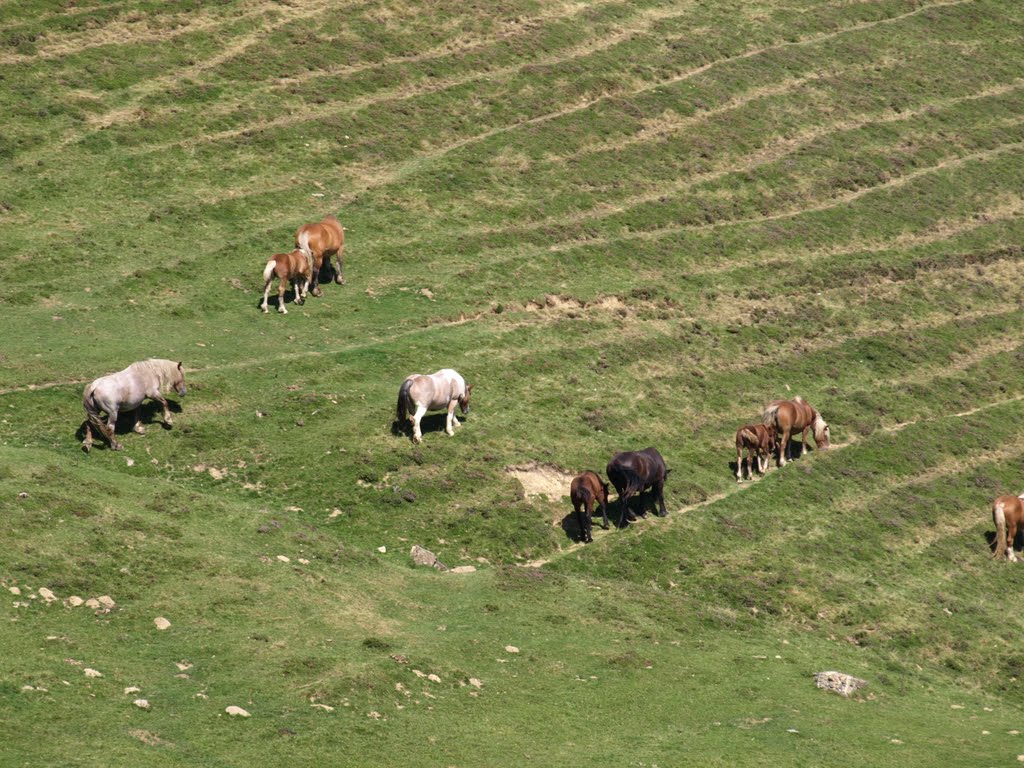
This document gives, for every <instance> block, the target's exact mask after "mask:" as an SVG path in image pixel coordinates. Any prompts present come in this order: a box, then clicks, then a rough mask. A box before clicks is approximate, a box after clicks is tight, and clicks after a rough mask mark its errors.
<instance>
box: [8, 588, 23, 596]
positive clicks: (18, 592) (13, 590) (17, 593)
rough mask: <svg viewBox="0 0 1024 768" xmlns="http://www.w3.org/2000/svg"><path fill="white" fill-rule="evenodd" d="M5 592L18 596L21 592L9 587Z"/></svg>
mask: <svg viewBox="0 0 1024 768" xmlns="http://www.w3.org/2000/svg"><path fill="white" fill-rule="evenodd" d="M7 591H8V592H10V593H11V594H12V595H20V594H21V590H20V589H18V588H17V587H10V588H9V589H8V590H7Z"/></svg>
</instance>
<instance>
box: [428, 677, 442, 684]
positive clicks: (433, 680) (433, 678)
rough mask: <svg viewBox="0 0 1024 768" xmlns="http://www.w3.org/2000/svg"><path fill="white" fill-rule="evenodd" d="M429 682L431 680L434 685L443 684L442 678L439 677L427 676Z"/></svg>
mask: <svg viewBox="0 0 1024 768" xmlns="http://www.w3.org/2000/svg"><path fill="white" fill-rule="evenodd" d="M427 680H429V681H430V682H432V683H440V682H441V678H440V677H438V676H437V675H427Z"/></svg>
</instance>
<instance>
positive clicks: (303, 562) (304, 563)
mask: <svg viewBox="0 0 1024 768" xmlns="http://www.w3.org/2000/svg"><path fill="white" fill-rule="evenodd" d="M299 562H300V563H302V564H303V565H309V560H307V559H306V558H304V557H300V558H299Z"/></svg>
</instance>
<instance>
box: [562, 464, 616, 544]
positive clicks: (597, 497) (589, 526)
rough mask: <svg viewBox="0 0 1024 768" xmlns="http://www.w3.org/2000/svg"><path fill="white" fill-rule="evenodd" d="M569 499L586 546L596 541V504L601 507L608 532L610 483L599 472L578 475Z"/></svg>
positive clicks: (571, 486)
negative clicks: (594, 529) (594, 531)
mask: <svg viewBox="0 0 1024 768" xmlns="http://www.w3.org/2000/svg"><path fill="white" fill-rule="evenodd" d="M569 498H570V499H572V508H573V512H575V513H576V525H577V526H578V527H579V529H580V538H581V539H582V540H583V542H584V543H585V544H586V543H589V542H592V541H593V540H594V534H593V528H594V525H593V522H594V502H597V503H598V504H600V505H601V517H602V518H604V529H605V530H606V531H607V530H608V483H606V482H604V481H603V480H602V479H601V476H600V475H599V474H597V472H591V471H590V470H587V471H586V472H584V473H583V474H580V475H576V477H574V478H573V479H572V483H571V484H570V486H569Z"/></svg>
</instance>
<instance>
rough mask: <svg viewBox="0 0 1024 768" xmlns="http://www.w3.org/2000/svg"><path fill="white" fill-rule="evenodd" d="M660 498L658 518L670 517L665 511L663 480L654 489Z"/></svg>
mask: <svg viewBox="0 0 1024 768" xmlns="http://www.w3.org/2000/svg"><path fill="white" fill-rule="evenodd" d="M654 492H655V493H656V494H657V496H658V517H668V510H667V509H665V481H664V480H662V481H661V482H660V483H658V484H657V485H656V486H655V487H654Z"/></svg>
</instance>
